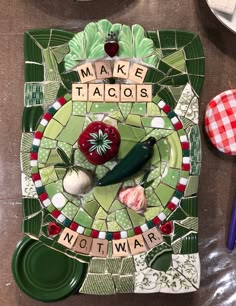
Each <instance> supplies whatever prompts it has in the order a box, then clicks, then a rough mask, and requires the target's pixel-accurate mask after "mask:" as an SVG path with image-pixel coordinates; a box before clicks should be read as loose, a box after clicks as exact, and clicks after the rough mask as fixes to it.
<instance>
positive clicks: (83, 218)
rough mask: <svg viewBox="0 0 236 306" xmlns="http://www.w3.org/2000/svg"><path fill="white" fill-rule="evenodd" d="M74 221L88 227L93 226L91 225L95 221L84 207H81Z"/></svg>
mask: <svg viewBox="0 0 236 306" xmlns="http://www.w3.org/2000/svg"><path fill="white" fill-rule="evenodd" d="M74 221H75V222H77V223H78V224H80V225H82V226H85V227H88V228H91V225H92V223H93V219H92V218H91V217H90V216H89V215H88V214H87V213H86V212H85V211H84V210H83V209H82V208H80V210H79V211H78V213H77V214H76V216H75V218H74Z"/></svg>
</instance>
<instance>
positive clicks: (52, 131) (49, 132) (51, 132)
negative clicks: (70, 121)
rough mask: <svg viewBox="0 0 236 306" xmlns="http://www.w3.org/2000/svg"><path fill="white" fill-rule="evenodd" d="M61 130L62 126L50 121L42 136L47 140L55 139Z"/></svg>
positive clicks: (52, 120)
mask: <svg viewBox="0 0 236 306" xmlns="http://www.w3.org/2000/svg"><path fill="white" fill-rule="evenodd" d="M62 129H63V125H61V124H60V123H59V122H57V121H56V120H54V119H51V120H50V122H49V123H48V125H47V127H46V129H45V131H44V136H45V137H47V138H51V139H55V138H56V137H57V136H58V135H59V134H60V132H61V131H62Z"/></svg>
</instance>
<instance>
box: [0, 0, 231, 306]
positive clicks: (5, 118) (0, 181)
mask: <svg viewBox="0 0 236 306" xmlns="http://www.w3.org/2000/svg"><path fill="white" fill-rule="evenodd" d="M101 18H108V19H110V21H111V22H120V23H125V24H134V23H139V24H141V25H143V26H144V28H146V29H150V30H154V29H161V28H163V29H164V28H176V29H185V30H190V31H194V32H196V33H198V34H199V35H200V37H201V40H202V43H203V47H204V51H205V56H206V80H205V84H204V89H203V92H202V95H201V98H200V115H201V123H200V125H201V127H202V122H203V116H204V111H205V107H206V105H207V103H208V102H209V101H210V99H211V98H213V97H214V96H215V95H217V94H218V93H220V92H221V91H223V90H227V89H229V88H233V87H236V69H235V64H236V62H235V60H236V35H235V34H233V33H231V32H230V31H229V30H227V29H226V28H224V27H223V25H221V24H220V22H219V21H217V20H216V19H215V17H214V16H213V15H212V13H211V12H210V10H209V8H208V6H207V4H206V2H205V0H168V1H165V0H113V1H108V0H96V1H90V2H73V1H72V0H1V1H0V35H1V36H0V37H1V43H0V63H1V64H0V80H1V86H2V89H1V100H0V107H1V112H0V114H1V115H0V224H1V238H0V306H17V305H21V306H31V305H43V303H40V302H36V301H33V300H32V299H30V298H28V297H27V296H26V295H25V294H23V293H22V292H21V291H20V290H19V289H18V287H17V285H16V283H15V282H14V280H13V277H12V273H11V258H12V254H13V252H14V249H15V246H16V244H17V242H18V241H19V240H20V239H21V238H22V236H23V234H22V233H21V221H22V213H21V190H20V162H19V148H20V138H21V117H22V110H23V85H24V77H23V75H24V74H23V32H24V31H26V30H28V29H30V28H45V27H56V28H63V29H68V30H73V31H78V30H82V29H83V28H84V26H85V25H86V24H87V23H88V22H89V21H93V20H99V19H101ZM202 149H203V167H202V173H201V181H200V182H201V183H200V190H199V220H200V228H199V248H200V256H201V269H202V277H201V288H200V290H199V291H198V292H196V293H191V294H185V295H167V294H149V295H134V294H132V295H131V294H130V295H128V294H124V295H118V296H105V297H104V296H100V297H97V296H96V297H93V296H86V295H81V296H79V295H78V296H72V297H69V298H68V299H67V300H65V301H61V302H58V303H55V304H54V305H81V306H84V305H96V306H102V305H104V306H106V305H111V304H112V305H114V306H115V305H122V306H126V305H129V306H133V305H135V306H138V305H147V306H151V305H159V306H160V305H183V304H185V305H204V306H206V305H215V306H216V305H220V306H222V305H236V297H235V292H236V282H235V279H234V277H235V275H236V268H235V264H236V251H235V252H234V253H233V254H229V253H228V252H227V250H226V248H225V241H226V235H227V229H228V222H229V217H230V212H231V207H232V201H233V197H234V193H235V191H236V190H235V189H236V188H235V184H234V183H235V182H236V171H235V170H236V166H235V163H236V158H235V157H231V156H225V155H222V154H220V153H218V152H216V150H214V149H213V147H212V146H211V145H210V144H209V143H208V141H207V139H206V137H205V135H204V133H203V132H202ZM48 305H53V304H48Z"/></svg>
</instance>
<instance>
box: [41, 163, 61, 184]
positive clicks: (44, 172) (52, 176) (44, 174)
mask: <svg viewBox="0 0 236 306" xmlns="http://www.w3.org/2000/svg"><path fill="white" fill-rule="evenodd" d="M39 172H40V176H41V180H42V182H43V184H44V185H47V184H50V183H53V182H55V181H57V180H58V178H57V175H56V172H55V169H54V167H53V166H49V167H46V168H43V169H41V170H39Z"/></svg>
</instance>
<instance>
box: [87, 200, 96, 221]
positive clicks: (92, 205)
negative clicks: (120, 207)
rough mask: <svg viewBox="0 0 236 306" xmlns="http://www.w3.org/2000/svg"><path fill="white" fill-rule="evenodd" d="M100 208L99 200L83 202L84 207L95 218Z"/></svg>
mask: <svg viewBox="0 0 236 306" xmlns="http://www.w3.org/2000/svg"><path fill="white" fill-rule="evenodd" d="M98 208H99V204H98V202H97V201H95V200H93V201H89V202H86V203H84V204H83V209H84V210H85V211H86V212H87V213H88V214H89V215H90V216H91V217H92V218H94V217H95V215H96V213H97V211H98Z"/></svg>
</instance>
